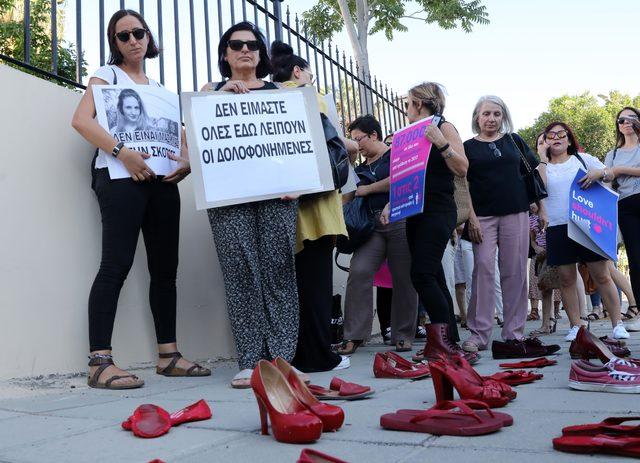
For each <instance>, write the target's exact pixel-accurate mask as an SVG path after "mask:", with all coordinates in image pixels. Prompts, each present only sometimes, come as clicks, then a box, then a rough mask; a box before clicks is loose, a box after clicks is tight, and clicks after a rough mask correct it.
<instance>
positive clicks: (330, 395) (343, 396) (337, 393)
mask: <svg viewBox="0 0 640 463" xmlns="http://www.w3.org/2000/svg"><path fill="white" fill-rule="evenodd" d="M335 380H339V381H340V382H339V383H337V382H334V381H335ZM338 384H339V385H340V387H338V388H337V389H336V386H337V385H338ZM307 387H308V388H309V390H310V391H311V393H312V394H313V395H314V396H315V397H316V398H317V399H318V400H359V399H364V398H366V397H369V396H370V395H372V394H373V392H374V391H373V390H372V389H371V388H370V387H369V386H360V385H359V384H355V383H348V382H346V381H342V380H340V379H339V378H333V380H331V384H330V385H329V387H330V389H326V388H324V387H322V386H317V385H315V384H309V385H308V386H307Z"/></svg>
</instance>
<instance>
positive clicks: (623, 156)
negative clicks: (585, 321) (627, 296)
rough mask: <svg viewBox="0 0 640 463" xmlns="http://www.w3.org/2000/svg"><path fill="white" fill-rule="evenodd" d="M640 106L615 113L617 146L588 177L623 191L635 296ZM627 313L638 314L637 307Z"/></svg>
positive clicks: (638, 288)
mask: <svg viewBox="0 0 640 463" xmlns="http://www.w3.org/2000/svg"><path fill="white" fill-rule="evenodd" d="M639 137H640V110H638V109H636V108H633V107H630V106H627V107H624V108H622V109H621V110H620V112H618V115H617V116H616V147H615V149H613V150H611V151H609V152H608V153H607V156H606V158H605V160H604V163H605V166H606V169H598V170H594V171H590V172H589V181H595V180H599V179H602V180H603V181H605V182H612V184H613V186H614V188H615V189H616V190H617V191H618V193H620V198H619V200H618V225H619V226H620V232H621V233H622V238H623V239H624V244H625V248H626V250H627V258H628V259H629V273H630V276H631V287H632V288H633V295H634V297H635V299H638V298H639V297H640V239H638V237H640V140H639ZM627 314H628V315H630V316H636V315H638V312H637V310H636V309H635V307H631V306H630V307H629V310H628V311H627ZM627 329H628V330H629V331H640V320H636V321H634V322H633V323H631V324H628V325H627Z"/></svg>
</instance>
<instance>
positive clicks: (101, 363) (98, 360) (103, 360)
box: [87, 355, 144, 390]
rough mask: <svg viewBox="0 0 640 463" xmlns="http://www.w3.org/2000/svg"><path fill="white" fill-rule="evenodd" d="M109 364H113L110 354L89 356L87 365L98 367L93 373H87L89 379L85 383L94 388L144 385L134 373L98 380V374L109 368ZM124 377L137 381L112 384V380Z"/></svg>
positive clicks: (121, 387)
mask: <svg viewBox="0 0 640 463" xmlns="http://www.w3.org/2000/svg"><path fill="white" fill-rule="evenodd" d="M111 365H114V363H113V358H112V357H111V356H110V355H101V356H93V357H91V356H90V357H89V366H90V367H98V369H97V370H96V371H95V372H94V373H93V375H89V379H88V380H87V384H88V385H89V387H93V388H96V389H113V390H121V389H137V388H139V387H142V386H144V381H143V380H141V379H140V378H138V377H137V376H136V375H113V376H111V377H110V378H109V379H107V380H106V381H104V382H102V383H101V382H99V381H98V379H100V375H101V374H102V373H103V372H104V370H106V369H107V368H109V367H110V366H111ZM124 378H135V379H136V380H137V381H136V382H134V383H129V384H113V382H114V381H117V380H119V379H124Z"/></svg>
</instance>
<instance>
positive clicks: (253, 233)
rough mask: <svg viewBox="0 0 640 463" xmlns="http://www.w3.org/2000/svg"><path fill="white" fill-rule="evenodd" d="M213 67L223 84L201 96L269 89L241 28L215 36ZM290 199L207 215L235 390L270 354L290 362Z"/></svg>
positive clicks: (247, 29)
mask: <svg viewBox="0 0 640 463" xmlns="http://www.w3.org/2000/svg"><path fill="white" fill-rule="evenodd" d="M218 68H219V70H220V74H222V77H225V78H227V79H228V80H227V81H226V82H220V83H218V84H213V83H208V84H206V85H205V86H204V88H203V89H202V90H225V91H229V92H233V93H248V92H250V91H251V92H254V91H257V90H275V89H277V87H276V86H275V85H274V84H273V83H272V82H265V81H264V80H262V78H264V77H266V76H268V75H269V74H270V73H271V64H270V59H269V54H268V52H267V46H266V43H265V39H264V37H263V35H262V33H261V32H260V30H259V29H258V28H257V27H256V26H255V25H253V24H251V23H249V22H241V23H238V24H236V25H234V26H232V27H231V28H229V29H228V30H227V31H226V32H225V33H224V34H223V35H222V37H221V39H220V45H219V46H218ZM297 210H298V202H297V200H293V199H291V198H283V199H271V200H265V201H256V202H252V203H245V204H236V205H233V206H226V207H217V208H212V209H209V210H208V215H209V223H210V225H211V231H212V232H213V239H214V241H215V245H216V250H217V253H218V260H219V261H220V267H221V270H222V275H223V278H224V286H225V292H226V299H227V310H228V312H229V320H230V322H231V330H232V332H233V337H234V340H235V344H236V349H237V351H238V364H239V367H240V370H241V371H240V373H238V374H237V375H236V376H235V377H234V378H233V380H232V381H231V386H232V387H236V388H248V387H250V384H249V380H250V377H251V373H252V370H253V368H254V367H255V366H256V364H257V363H258V362H259V361H260V360H262V359H266V360H271V359H274V358H276V357H278V356H280V357H283V358H284V359H285V360H287V361H291V360H292V359H293V356H294V354H295V352H296V345H297V342H298V324H299V313H298V312H299V309H298V291H297V286H296V272H295V253H294V252H295V244H296V217H297Z"/></svg>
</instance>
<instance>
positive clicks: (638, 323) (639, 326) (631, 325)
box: [624, 319, 640, 332]
mask: <svg viewBox="0 0 640 463" xmlns="http://www.w3.org/2000/svg"><path fill="white" fill-rule="evenodd" d="M624 327H625V329H626V330H627V331H632V332H633V331H640V319H637V320H634V321H632V322H627V324H626V325H624Z"/></svg>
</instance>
